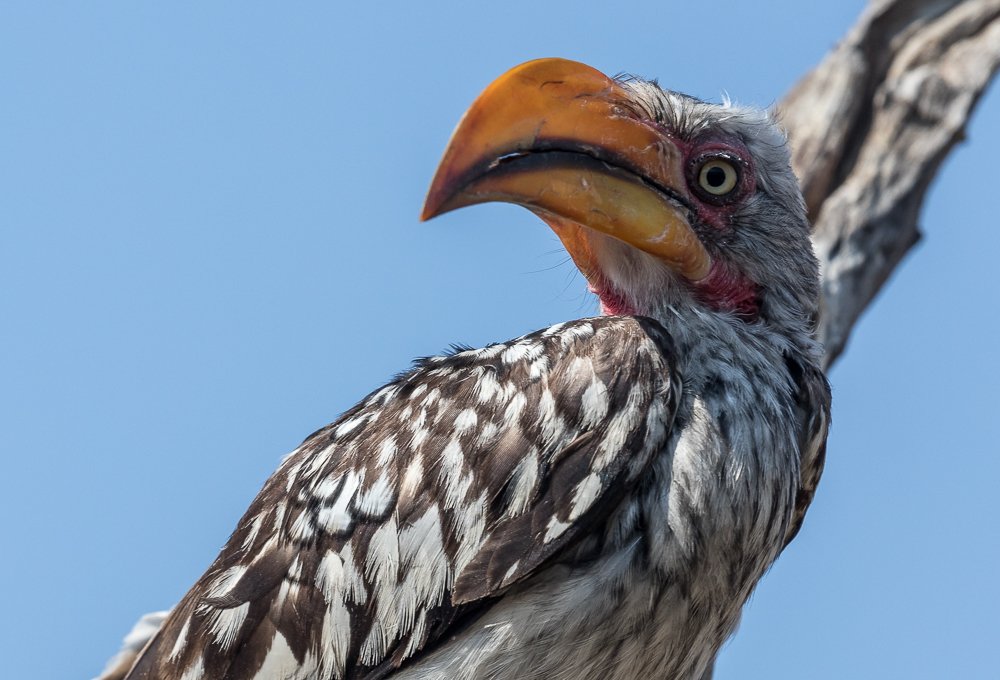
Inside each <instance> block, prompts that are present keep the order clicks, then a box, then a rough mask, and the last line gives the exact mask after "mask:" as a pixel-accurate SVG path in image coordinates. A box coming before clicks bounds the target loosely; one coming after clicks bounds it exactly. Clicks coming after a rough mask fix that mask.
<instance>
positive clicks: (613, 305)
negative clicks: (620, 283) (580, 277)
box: [587, 283, 639, 316]
mask: <svg viewBox="0 0 1000 680" xmlns="http://www.w3.org/2000/svg"><path fill="white" fill-rule="evenodd" d="M587 290H589V291H590V292H591V293H593V294H595V295H596V296H597V297H598V299H599V300H600V301H601V314H604V315H605V316H634V315H636V314H638V313H639V311H638V310H637V309H636V308H635V307H634V306H633V305H632V303H631V302H629V301H628V300H627V299H626V298H625V296H624V295H622V294H621V293H619V292H618V291H616V290H614V289H608V288H605V289H602V290H598V289H597V288H595V287H594V284H592V283H588V284H587Z"/></svg>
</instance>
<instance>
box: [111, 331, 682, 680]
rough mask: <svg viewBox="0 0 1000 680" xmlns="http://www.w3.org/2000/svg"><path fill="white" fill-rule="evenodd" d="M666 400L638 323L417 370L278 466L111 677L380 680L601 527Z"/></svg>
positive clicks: (650, 337)
mask: <svg viewBox="0 0 1000 680" xmlns="http://www.w3.org/2000/svg"><path fill="white" fill-rule="evenodd" d="M680 389H681V383H680V378H679V376H678V375H677V371H676V365H675V360H674V352H673V347H672V343H671V341H670V338H669V337H668V335H667V334H666V332H665V331H664V330H663V328H662V327H661V326H659V324H657V323H656V322H655V321H652V320H649V319H644V318H640V317H601V318H597V319H583V320H580V321H574V322H569V323H566V324H562V325H560V327H558V328H554V329H548V330H546V331H540V332H538V333H534V334H531V335H527V336H524V337H522V338H518V339H516V340H512V341H510V342H508V343H503V344H501V345H493V346H490V347H487V348H485V349H483V350H463V351H458V352H456V353H454V354H451V355H449V356H444V357H433V358H430V359H426V360H423V361H421V362H418V364H417V366H416V367H415V368H414V369H413V370H411V371H410V372H408V373H405V374H402V375H400V376H398V377H397V378H396V379H395V380H394V381H393V382H392V383H390V384H389V385H387V386H385V387H384V388H382V389H380V390H378V391H377V392H374V393H373V394H371V395H369V396H368V397H367V398H366V399H365V400H363V401H362V402H361V403H360V404H358V405H357V406H356V407H354V408H353V409H351V410H350V411H348V412H347V413H345V414H344V415H343V416H341V418H340V419H338V420H337V421H336V422H335V423H333V424H332V425H329V426H328V427H326V428H323V429H322V430H319V431H318V432H316V433H315V434H313V435H312V436H310V437H309V438H308V439H307V440H306V441H305V442H304V443H303V444H302V446H300V447H299V448H298V449H297V450H296V451H294V452H293V453H292V454H291V455H290V456H288V457H287V458H286V459H285V460H284V461H283V462H282V464H281V466H280V467H279V468H278V470H277V471H276V472H275V473H274V475H272V477H271V478H270V479H269V480H268V481H267V483H266V484H265V486H264V488H263V490H262V491H261V492H260V494H259V495H258V496H257V498H256V499H255V500H254V502H253V504H252V505H251V506H250V509H249V510H248V511H247V513H246V514H245V515H244V517H243V518H242V520H241V521H240V523H239V525H238V526H237V529H236V531H235V532H234V533H233V535H232V537H231V538H230V540H229V541H228V542H227V544H226V545H225V547H224V548H223V550H222V552H221V554H220V555H219V557H218V558H217V559H216V561H215V563H214V564H213V565H212V566H211V567H210V568H209V569H208V571H207V572H206V573H205V574H204V575H203V576H202V577H201V579H199V581H198V582H197V583H196V584H195V585H194V587H193V588H192V589H191V590H190V591H189V592H188V594H187V595H186V596H185V597H184V599H183V600H182V601H181V603H180V604H179V605H178V606H177V607H176V608H175V610H174V612H173V613H172V614H171V616H170V617H169V618H168V620H167V621H166V622H165V623H164V626H163V627H162V629H161V631H160V633H159V634H158V635H157V636H156V637H155V638H154V639H153V640H152V641H151V643H150V645H149V646H148V647H147V649H146V650H145V652H144V653H143V654H142V655H141V657H140V658H139V660H138V661H137V663H136V665H135V667H134V668H133V669H132V671H131V673H130V675H129V676H128V677H129V678H130V679H132V680H139V679H140V678H142V679H150V680H151V679H153V678H156V679H158V680H175V679H176V680H181V679H183V680H201V679H202V678H213V679H215V678H232V679H234V680H236V679H249V678H254V677H261V678H263V677H267V678H269V679H270V678H288V679H291V678H305V677H307V676H308V677H314V676H315V677H321V678H336V679H344V680H347V679H355V678H357V679H365V680H368V679H373V678H381V677H386V676H387V675H390V674H391V673H392V671H393V670H394V669H396V668H398V667H400V666H401V665H403V664H405V663H407V662H409V661H412V660H413V659H415V658H417V657H418V656H420V655H421V654H423V653H426V652H427V651H429V650H431V649H433V648H434V647H435V646H436V644H437V643H438V642H439V641H443V640H444V639H445V638H446V637H447V636H450V635H453V634H455V633H456V631H457V630H458V629H459V628H460V627H461V626H462V625H463V622H467V621H470V620H472V619H474V618H475V617H476V616H478V615H479V614H481V613H482V612H483V611H485V609H486V608H488V607H489V606H490V605H491V604H492V602H494V601H495V599H496V598H497V597H499V596H501V595H502V594H503V592H504V590H505V589H506V588H508V587H510V586H511V585H512V584H514V583H517V582H519V581H521V580H523V579H526V578H530V577H531V576H532V575H533V574H535V573H537V572H538V571H539V570H540V569H542V568H544V566H545V565H546V563H547V562H548V561H549V560H551V559H553V558H554V557H557V556H558V555H559V554H560V552H561V551H563V550H564V549H566V548H567V547H569V546H571V545H572V544H574V543H575V542H577V541H579V540H580V539H581V538H582V537H584V536H585V535H586V533H587V531H588V529H590V528H591V527H592V526H593V525H594V523H595V522H597V521H599V520H600V519H601V518H603V517H605V516H606V515H607V514H608V513H609V512H611V511H612V510H613V509H614V507H615V506H616V505H617V504H618V502H619V501H620V500H621V498H622V496H623V494H624V493H626V491H627V490H628V489H629V488H631V487H632V486H633V485H634V484H635V483H636V482H637V481H638V479H639V477H640V476H641V474H642V472H643V471H644V470H645V469H646V467H647V465H648V464H649V462H650V460H651V459H652V457H653V456H654V455H655V454H656V453H657V452H658V451H659V450H660V449H661V448H662V447H663V445H664V443H665V441H666V437H667V433H668V432H669V430H670V427H671V423H672V421H673V416H674V412H675V410H676V405H677V401H678V398H679V395H680Z"/></svg>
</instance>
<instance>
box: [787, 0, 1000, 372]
mask: <svg viewBox="0 0 1000 680" xmlns="http://www.w3.org/2000/svg"><path fill="white" fill-rule="evenodd" d="M998 65H1000V0H966V1H965V2H960V1H958V0H876V1H874V2H872V3H871V4H870V5H869V6H868V8H867V9H866V10H865V12H864V13H863V14H862V15H861V17H860V18H859V19H858V21H857V23H856V24H855V25H854V26H853V27H852V28H851V30H850V31H848V33H847V35H846V36H845V37H844V39H843V40H842V41H841V42H840V44H838V45H837V46H836V47H835V48H834V49H833V50H831V51H830V53H829V54H827V56H826V57H825V58H824V59H823V61H822V63H820V65H819V66H817V67H816V68H815V69H814V70H812V71H811V72H810V73H808V74H806V76H805V77H804V78H803V79H802V80H801V81H799V83H798V84H797V85H796V86H795V87H794V88H792V91H791V92H790V93H789V94H788V96H787V97H785V100H784V101H783V102H782V103H781V104H780V105H779V110H780V113H781V115H782V119H783V122H784V125H785V127H786V129H787V130H788V134H789V138H790V140H791V144H792V167H793V169H794V170H795V173H796V175H798V177H799V181H800V183H801V186H802V193H803V196H805V199H806V205H807V206H808V208H809V215H810V219H811V220H812V221H813V224H814V225H815V232H814V234H813V244H814V246H815V248H816V254H817V256H818V257H819V260H820V264H821V266H822V271H823V290H822V299H821V302H820V319H819V331H818V334H819V339H820V341H821V342H822V343H823V345H824V347H825V348H826V358H825V359H826V360H825V367H826V368H828V367H829V366H830V365H831V364H833V362H834V361H835V360H836V359H837V357H839V356H840V354H841V353H842V352H843V351H844V347H845V346H846V344H847V340H848V338H849V337H850V334H851V329H852V328H853V327H854V324H855V323H856V322H857V320H858V318H859V317H860V316H861V313H862V312H863V311H864V310H865V308H866V307H867V306H868V305H869V304H870V303H871V301H872V299H873V298H874V297H875V295H876V294H877V293H878V291H879V289H880V288H881V287H882V286H883V285H884V284H885V282H886V280H887V279H888V278H889V275H890V274H891V273H892V271H893V269H895V268H896V265H898V264H899V262H900V260H902V258H903V256H904V255H906V253H907V251H909V250H910V248H912V247H913V246H914V245H915V244H916V243H917V241H918V240H919V239H920V231H919V229H918V226H917V221H918V219H919V216H920V208H921V206H922V205H923V201H924V196H925V194H926V193H927V188H928V186H929V185H930V183H931V181H932V180H933V179H934V175H935V174H936V173H937V171H938V168H940V166H941V163H942V161H944V159H945V157H946V156H947V155H948V152H949V151H951V149H952V147H954V146H955V144H956V143H957V142H959V141H961V140H962V139H964V136H965V127H966V123H967V122H968V120H969V117H970V116H971V114H972V111H973V109H974V108H975V106H976V103H977V102H978V101H979V98H980V96H981V95H982V93H983V91H984V90H985V89H986V87H987V85H989V83H990V80H991V79H992V78H993V75H994V74H995V73H996V70H997V66H998Z"/></svg>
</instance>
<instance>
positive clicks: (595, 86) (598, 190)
mask: <svg viewBox="0 0 1000 680" xmlns="http://www.w3.org/2000/svg"><path fill="white" fill-rule="evenodd" d="M788 159H789V155H788V151H787V150H786V147H785V139H784V135H783V134H782V133H781V131H780V130H779V129H778V128H777V126H776V125H775V124H774V122H773V121H772V119H771V118H770V116H769V115H768V114H767V113H766V112H763V111H760V110H758V109H751V108H741V107H734V106H729V105H725V106H720V105H714V104H708V103H705V102H702V101H699V100H697V99H694V98H692V97H688V96H686V95H682V94H677V93H675V92H670V91H667V90H663V89H661V88H660V87H659V86H658V85H657V84H656V83H653V82H647V81H643V80H638V79H631V78H629V79H613V78H609V77H607V76H605V75H604V74H602V73H600V72H599V71H597V70H595V69H593V68H590V67H589V66H586V65H584V64H580V63H577V62H572V61H567V60H564V59H540V60H537V61H531V62H528V63H526V64H522V65H521V66H518V67H516V68H514V69H512V70H510V71H508V72H507V73H506V74H504V75H503V76H501V77H500V78H498V79H497V80H496V81H494V82H493V83H492V84H491V85H490V86H489V87H487V88H486V90H485V91H484V92H483V93H482V94H481V95H480V96H479V97H478V98H477V99H476V101H475V102H473V104H472V106H471V107H470V108H469V110H468V111H467V112H466V114H465V116H464V117H463V118H462V120H461V121H460V122H459V124H458V127H457V129H456V130H455V133H454V135H453V136H452V138H451V141H450V143H449V144H448V148H447V149H446V151H445V153H444V157H443V158H442V160H441V164H440V166H439V167H438V170H437V173H436V175H435V177H434V180H433V182H432V183H431V187H430V190H429V192H428V195H427V200H426V203H425V204H424V210H423V214H422V215H421V219H424V220H426V219H430V218H432V217H435V216H437V215H440V214H442V213H445V212H448V211H451V210H455V209H456V208H461V207H464V206H468V205H473V204H476V203H484V202H487V201H504V202H509V203H516V204H518V205H522V206H524V207H526V208H528V209H530V210H532V211H533V212H535V213H536V214H537V215H538V216H539V217H541V218H542V220H544V221H545V222H546V223H547V224H548V225H549V226H550V227H551V228H552V229H553V230H554V231H555V233H556V234H557V235H558V236H559V238H560V240H561V241H562V243H563V245H564V246H565V247H566V250H567V251H568V252H569V254H570V256H571V257H572V258H573V261H574V263H575V264H576V266H577V267H578V268H579V270H580V271H581V273H582V274H583V275H584V276H585V277H586V279H587V281H588V283H589V287H590V289H591V290H592V291H593V292H594V293H596V294H597V295H598V296H599V298H600V300H601V306H602V310H603V311H604V312H605V313H607V314H644V315H649V316H654V317H658V318H661V319H662V318H664V317H665V316H668V315H669V314H672V313H676V314H684V313H685V312H686V311H691V310H695V311H705V312H709V313H712V314H713V315H714V316H718V317H720V318H723V319H725V320H726V321H728V322H730V323H734V324H767V325H771V326H774V327H776V328H777V329H790V328H799V329H801V328H804V327H806V326H808V324H809V323H810V321H809V320H810V319H811V318H812V317H813V316H814V314H815V308H816V304H817V296H818V283H817V278H818V277H817V264H816V260H815V257H814V256H813V253H812V246H811V244H810V240H809V222H808V220H807V219H806V214H805V206H804V203H803V201H802V197H801V194H800V192H799V188H798V182H797V180H796V178H795V175H794V174H793V173H792V171H791V168H790V167H789V162H788Z"/></svg>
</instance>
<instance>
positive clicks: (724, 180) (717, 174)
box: [698, 159, 739, 196]
mask: <svg viewBox="0 0 1000 680" xmlns="http://www.w3.org/2000/svg"><path fill="white" fill-rule="evenodd" d="M737 179H739V177H738V175H737V174H736V168H734V167H733V166H732V164H731V163H729V162H728V161H724V160H720V159H715V160H711V161H709V162H707V163H705V164H704V165H703V166H701V170H700V171H699V172H698V184H699V185H700V186H701V188H702V189H704V190H705V191H707V192H708V193H709V194H711V195H712V196H725V195H726V194H728V193H730V192H731V191H732V190H733V189H735V188H736V181H737Z"/></svg>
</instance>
